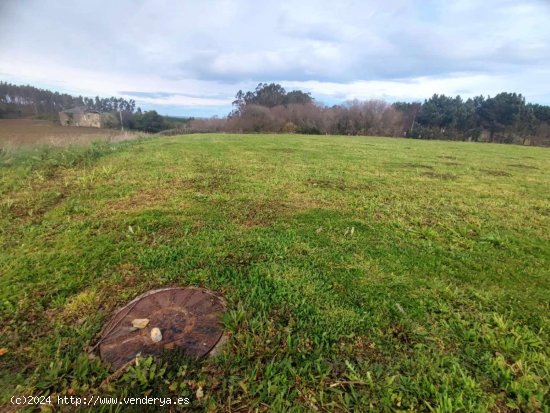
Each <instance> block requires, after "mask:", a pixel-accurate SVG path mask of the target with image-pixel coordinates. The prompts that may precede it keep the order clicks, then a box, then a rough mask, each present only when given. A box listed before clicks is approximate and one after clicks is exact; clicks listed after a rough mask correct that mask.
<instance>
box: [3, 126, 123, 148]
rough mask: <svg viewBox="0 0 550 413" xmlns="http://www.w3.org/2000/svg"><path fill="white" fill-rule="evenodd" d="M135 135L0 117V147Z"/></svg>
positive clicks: (66, 143)
mask: <svg viewBox="0 0 550 413" xmlns="http://www.w3.org/2000/svg"><path fill="white" fill-rule="evenodd" d="M133 135H134V134H133V133H130V134H122V133H121V132H120V131H118V130H112V129H97V128H79V127H75V126H60V125H55V124H54V123H53V122H51V121H49V120H34V119H0V147H2V146H8V147H10V148H13V147H19V146H31V145H48V146H67V145H76V144H78V145H81V144H86V143H90V142H92V141H94V140H111V141H112V140H122V139H124V138H130V137H131V136H133Z"/></svg>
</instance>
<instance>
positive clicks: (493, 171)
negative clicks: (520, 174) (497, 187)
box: [480, 169, 512, 176]
mask: <svg viewBox="0 0 550 413" xmlns="http://www.w3.org/2000/svg"><path fill="white" fill-rule="evenodd" d="M480 171H481V172H483V173H484V174H485V175H491V176H512V174H511V173H510V172H506V171H501V170H499V169H480Z"/></svg>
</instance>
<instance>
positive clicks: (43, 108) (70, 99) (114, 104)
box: [0, 82, 140, 117]
mask: <svg viewBox="0 0 550 413" xmlns="http://www.w3.org/2000/svg"><path fill="white" fill-rule="evenodd" d="M77 106H83V107H86V108H87V109H90V110H97V111H99V112H118V111H125V112H130V113H134V111H136V102H135V100H133V99H130V100H126V99H123V98H117V97H114V96H112V97H109V98H100V97H99V96H96V97H95V98H90V97H85V96H84V97H83V96H71V95H69V94H67V93H59V92H52V91H50V90H46V89H39V88H37V87H34V86H29V85H26V86H19V85H13V84H10V83H6V82H0V117H18V116H31V115H41V114H52V113H58V112H61V111H63V110H66V109H70V108H74V107H77ZM137 109H138V110H139V111H140V109H139V108H137Z"/></svg>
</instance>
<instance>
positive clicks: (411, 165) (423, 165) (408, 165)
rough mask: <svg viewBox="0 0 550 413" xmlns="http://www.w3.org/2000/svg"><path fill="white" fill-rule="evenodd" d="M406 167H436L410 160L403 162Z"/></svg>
mask: <svg viewBox="0 0 550 413" xmlns="http://www.w3.org/2000/svg"><path fill="white" fill-rule="evenodd" d="M403 167H404V168H423V169H430V170H433V169H434V167H433V166H431V165H425V164H422V163H414V162H408V163H404V164H403Z"/></svg>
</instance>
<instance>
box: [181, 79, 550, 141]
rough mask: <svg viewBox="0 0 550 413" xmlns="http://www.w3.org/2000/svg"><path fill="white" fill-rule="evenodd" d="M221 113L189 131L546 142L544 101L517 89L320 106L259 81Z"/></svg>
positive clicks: (549, 133)
mask: <svg viewBox="0 0 550 413" xmlns="http://www.w3.org/2000/svg"><path fill="white" fill-rule="evenodd" d="M233 105H234V106H235V109H234V110H233V112H231V113H230V115H229V117H228V118H227V119H217V118H215V119H210V120H197V121H194V122H192V123H191V130H194V131H207V132H219V131H232V132H262V131H265V132H267V131H270V132H283V133H296V132H297V133H306V134H316V135H319V134H337V135H338V134H342V135H375V136H397V137H403V136H404V137H410V138H416V139H446V140H462V141H465V140H467V141H475V142H477V141H487V142H499V143H516V144H522V145H525V144H529V145H538V146H550V106H542V105H537V104H527V103H526V102H525V98H524V97H523V96H522V95H521V94H519V95H518V94H516V93H499V94H498V95H496V96H494V97H492V98H491V97H487V98H485V97H483V96H477V97H474V98H470V99H467V100H466V101H464V100H463V99H462V98H461V97H460V96H456V97H454V98H452V97H448V96H445V95H433V96H432V97H431V98H430V99H427V100H425V101H424V103H420V102H413V103H410V102H397V103H393V104H389V103H387V102H384V101H382V100H367V101H359V100H354V101H349V102H346V103H344V104H342V105H334V106H332V107H325V106H323V105H322V104H318V103H315V102H314V101H313V99H312V98H311V96H310V95H309V94H307V93H304V92H302V91H300V90H295V91H292V92H290V93H287V92H286V91H285V89H284V88H283V87H281V86H280V85H277V84H273V83H272V84H262V83H260V84H259V85H258V87H257V88H256V90H255V91H254V92H247V93H243V92H242V91H239V92H238V93H237V95H236V97H235V101H234V102H233Z"/></svg>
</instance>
